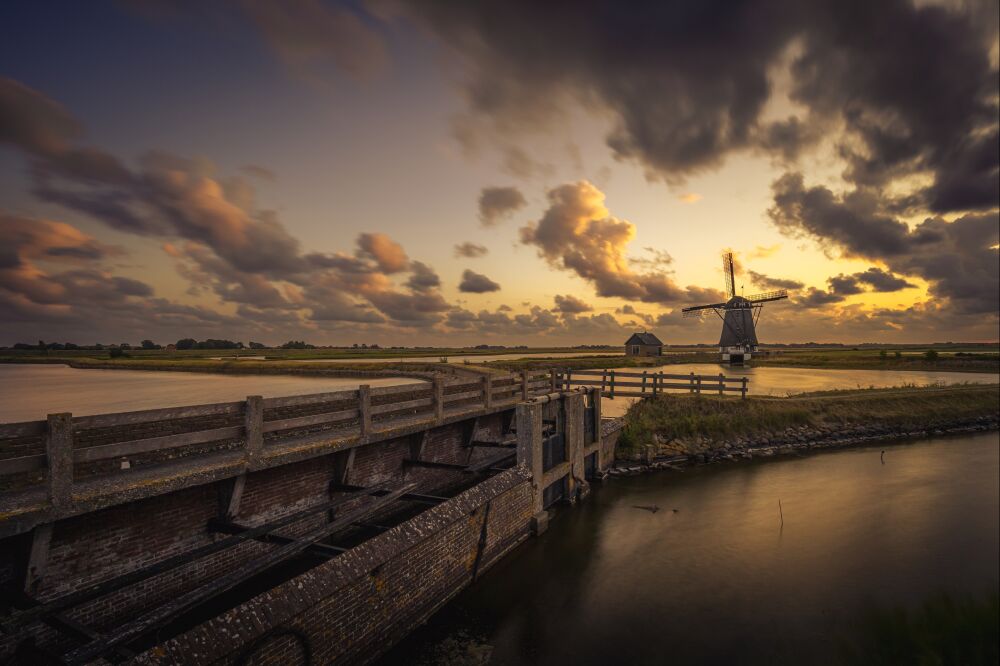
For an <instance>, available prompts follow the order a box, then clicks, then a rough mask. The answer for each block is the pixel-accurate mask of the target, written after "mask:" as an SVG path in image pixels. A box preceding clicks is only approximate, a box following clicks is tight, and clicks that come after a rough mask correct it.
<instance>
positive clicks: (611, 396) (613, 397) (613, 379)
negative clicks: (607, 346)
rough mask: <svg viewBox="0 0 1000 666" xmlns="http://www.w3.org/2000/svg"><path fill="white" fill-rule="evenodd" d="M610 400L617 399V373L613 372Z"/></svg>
mask: <svg viewBox="0 0 1000 666" xmlns="http://www.w3.org/2000/svg"><path fill="white" fill-rule="evenodd" d="M608 399H609V400H614V399H615V371H614V370H612V371H611V394H610V395H609V396H608Z"/></svg>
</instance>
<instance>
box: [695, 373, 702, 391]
mask: <svg viewBox="0 0 1000 666" xmlns="http://www.w3.org/2000/svg"><path fill="white" fill-rule="evenodd" d="M694 392H695V393H696V394H698V395H701V375H698V377H697V383H696V384H695V385H694Z"/></svg>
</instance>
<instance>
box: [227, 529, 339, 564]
mask: <svg viewBox="0 0 1000 666" xmlns="http://www.w3.org/2000/svg"><path fill="white" fill-rule="evenodd" d="M209 529H210V530H212V531H213V532H219V533H220V534H242V533H244V532H248V531H249V530H251V529H253V528H251V527H247V526H245V525H240V524H239V523H234V522H231V521H227V520H213V521H209ZM253 540H254V541H260V542H261V543H275V544H279V545H285V544H288V543H291V542H293V541H295V539H293V538H292V537H287V536H282V535H280V534H274V533H271V532H268V533H267V534H261V535H258V536H255V537H253ZM347 550H348V549H347V548H341V547H340V546H331V545H329V544H325V543H314V544H312V545H311V546H309V548H307V549H306V552H307V553H312V554H313V555H319V556H321V557H336V556H337V555H340V554H341V553H343V552H346V551H347Z"/></svg>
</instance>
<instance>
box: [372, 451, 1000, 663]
mask: <svg viewBox="0 0 1000 666" xmlns="http://www.w3.org/2000/svg"><path fill="white" fill-rule="evenodd" d="M881 448H885V449H886V454H885V464H884V465H883V464H880V462H879V452H880V450H881ZM881 448H864V449H853V450H846V451H840V452H835V453H824V454H819V455H812V456H809V457H805V458H800V459H789V460H779V461H771V462H755V463H743V464H734V465H729V466H719V467H703V468H700V469H697V470H688V471H685V472H683V473H659V474H651V475H646V476H639V477H631V478H616V479H614V480H612V481H611V482H610V483H609V484H607V485H605V486H603V487H596V488H595V491H594V493H592V495H591V496H590V498H588V499H587V500H586V501H585V502H584V503H583V504H582V505H581V506H579V507H577V508H574V509H565V510H562V511H561V512H560V514H559V515H558V516H557V517H556V518H555V519H554V520H553V521H552V523H551V524H550V527H549V530H548V532H546V533H545V534H544V535H543V536H542V537H540V538H538V539H532V540H530V541H529V542H528V543H526V544H525V545H524V546H522V547H521V548H519V549H518V550H517V551H515V552H514V553H513V554H512V555H511V556H510V557H508V558H507V559H505V560H504V561H502V562H501V563H499V564H498V565H497V566H496V567H494V568H493V569H492V570H490V571H489V572H488V573H487V574H486V575H485V576H484V577H483V579H481V580H480V581H479V582H478V583H477V584H475V585H474V586H473V587H472V588H470V589H468V590H466V591H465V592H464V593H462V594H461V595H459V596H458V597H457V598H456V599H455V600H454V601H452V602H451V603H450V604H449V605H447V606H446V607H445V608H444V609H443V610H442V611H441V612H439V613H438V614H437V615H435V616H434V617H433V618H432V619H431V621H430V622H429V623H428V625H426V626H424V627H423V628H421V629H420V630H418V631H417V632H416V633H415V634H413V635H412V636H410V637H409V638H408V639H406V640H405V641H404V642H403V643H402V644H401V645H400V646H398V647H397V648H396V649H394V650H393V652H392V653H391V654H390V655H389V656H388V657H387V658H386V659H385V660H384V664H446V663H478V662H476V661H475V660H474V659H468V658H467V657H468V656H469V655H479V656H481V655H484V654H490V653H491V654H492V659H491V660H490V662H489V663H491V664H551V665H554V666H559V665H561V664H565V665H567V666H570V665H572V666H579V665H580V664H601V663H603V664H664V663H679V664H694V663H698V664H747V663H796V664H826V663H839V662H840V660H841V659H842V656H843V655H842V653H841V652H840V649H841V645H842V641H844V640H850V639H851V637H852V636H854V634H855V632H857V631H858V629H857V626H858V625H857V622H858V620H857V618H858V617H859V615H860V614H861V613H862V612H863V611H864V610H865V609H867V608H870V607H871V605H872V604H876V605H878V606H879V607H909V608H912V607H914V606H916V605H919V604H920V603H921V602H922V601H923V600H924V599H926V598H927V597H928V596H929V595H931V594H934V593H937V592H940V591H944V592H947V593H950V594H952V595H955V596H956V597H961V596H963V595H971V596H973V597H976V598H983V597H985V596H986V595H988V594H989V593H990V592H994V593H995V592H996V591H997V589H998V583H997V581H998V571H997V567H998V564H997V563H998V558H1000V534H998V531H1000V528H998V522H1000V507H998V503H1000V500H998V493H1000V487H998V469H1000V438H998V435H997V434H996V433H990V434H983V435H975V436H964V437H954V438H940V439H934V440H925V441H921V442H917V443H913V444H909V445H895V446H890V447H881ZM779 499H780V500H781V503H782V508H783V513H784V525H783V526H782V524H781V521H780V518H779V513H778V500H779ZM636 505H643V506H645V505H656V506H659V507H660V511H658V512H657V513H650V512H648V511H643V510H639V509H635V508H633V507H634V506H636ZM672 509H677V510H678V512H677V513H674V512H673V511H672ZM463 658H465V660H464V661H463Z"/></svg>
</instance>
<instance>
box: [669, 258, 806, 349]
mask: <svg viewBox="0 0 1000 666" xmlns="http://www.w3.org/2000/svg"><path fill="white" fill-rule="evenodd" d="M722 270H723V272H724V273H725V274H726V298H727V300H726V302H725V303H711V304H709V305H695V306H694V307H690V308H684V309H683V310H682V311H681V312H683V313H684V316H685V317H703V316H704V315H705V313H706V312H708V311H709V310H711V311H712V312H714V313H715V314H716V315H718V317H719V319H721V320H722V337H721V338H719V353H720V354H722V360H723V361H729V362H730V363H743V362H744V361H749V360H750V357H751V356H752V355H753V354H755V353H757V331H756V327H757V320H758V319H760V312H761V310H762V309H763V307H764V303H768V302H770V301H780V300H781V299H783V298H788V292H787V291H785V290H784V289H779V290H777V291H768V292H765V293H763V294H754V295H753V296H749V297H746V298H744V297H743V296H737V295H736V278H735V275H734V273H733V253H732V252H725V253H723V255H722Z"/></svg>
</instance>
